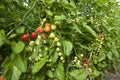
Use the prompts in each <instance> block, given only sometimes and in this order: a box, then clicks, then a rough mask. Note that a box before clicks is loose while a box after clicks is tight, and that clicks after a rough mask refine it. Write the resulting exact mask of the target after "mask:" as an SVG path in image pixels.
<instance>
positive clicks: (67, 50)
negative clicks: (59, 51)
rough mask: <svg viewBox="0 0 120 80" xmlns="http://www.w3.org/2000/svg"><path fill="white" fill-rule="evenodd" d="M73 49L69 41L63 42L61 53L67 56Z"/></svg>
mask: <svg viewBox="0 0 120 80" xmlns="http://www.w3.org/2000/svg"><path fill="white" fill-rule="evenodd" d="M72 49H73V44H72V43H71V42H70V41H66V40H65V41H63V51H64V55H65V56H69V55H70V54H71V51H72Z"/></svg>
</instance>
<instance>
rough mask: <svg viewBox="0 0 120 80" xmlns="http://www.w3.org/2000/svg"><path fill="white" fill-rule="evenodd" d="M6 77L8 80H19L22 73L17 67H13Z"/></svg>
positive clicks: (10, 67)
mask: <svg viewBox="0 0 120 80" xmlns="http://www.w3.org/2000/svg"><path fill="white" fill-rule="evenodd" d="M6 75H7V76H6V79H7V80H19V78H20V75H21V72H20V70H19V69H18V68H17V67H16V66H14V65H11V66H9V70H8V71H7V74H6Z"/></svg>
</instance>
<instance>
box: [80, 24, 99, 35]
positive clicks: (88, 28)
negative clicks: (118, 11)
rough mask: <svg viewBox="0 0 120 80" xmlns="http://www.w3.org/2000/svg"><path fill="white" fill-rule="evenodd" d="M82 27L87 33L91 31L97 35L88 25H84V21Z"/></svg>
mask: <svg viewBox="0 0 120 80" xmlns="http://www.w3.org/2000/svg"><path fill="white" fill-rule="evenodd" d="M82 24H83V28H85V29H86V30H87V31H88V32H89V33H91V34H92V35H93V36H94V37H97V33H96V32H95V31H94V30H93V29H92V28H91V27H90V26H88V25H86V23H85V22H83V23H82Z"/></svg>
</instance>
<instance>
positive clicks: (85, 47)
mask: <svg viewBox="0 0 120 80" xmlns="http://www.w3.org/2000/svg"><path fill="white" fill-rule="evenodd" d="M76 44H77V45H79V46H80V47H81V48H83V49H87V50H89V51H90V50H91V47H87V46H85V45H83V44H81V43H78V42H77V43H76Z"/></svg>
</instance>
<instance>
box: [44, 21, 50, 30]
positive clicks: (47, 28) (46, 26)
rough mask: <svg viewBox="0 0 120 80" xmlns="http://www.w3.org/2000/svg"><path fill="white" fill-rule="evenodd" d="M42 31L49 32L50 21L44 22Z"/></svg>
mask: <svg viewBox="0 0 120 80" xmlns="http://www.w3.org/2000/svg"><path fill="white" fill-rule="evenodd" d="M44 31H45V32H50V23H46V24H45V28H44Z"/></svg>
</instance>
